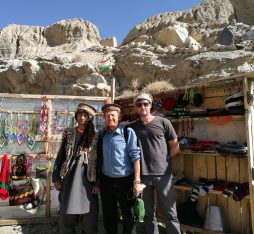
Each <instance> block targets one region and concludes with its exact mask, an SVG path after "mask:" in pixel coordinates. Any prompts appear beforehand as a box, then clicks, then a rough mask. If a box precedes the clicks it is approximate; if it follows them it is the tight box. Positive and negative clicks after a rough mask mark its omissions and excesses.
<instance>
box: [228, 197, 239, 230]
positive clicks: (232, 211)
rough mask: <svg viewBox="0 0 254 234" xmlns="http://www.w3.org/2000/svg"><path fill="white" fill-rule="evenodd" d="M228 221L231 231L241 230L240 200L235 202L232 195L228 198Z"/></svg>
mask: <svg viewBox="0 0 254 234" xmlns="http://www.w3.org/2000/svg"><path fill="white" fill-rule="evenodd" d="M228 221H229V222H228V223H229V225H230V231H231V232H241V225H242V217H241V209H240V202H236V201H235V200H234V199H233V198H232V197H229V198H228Z"/></svg>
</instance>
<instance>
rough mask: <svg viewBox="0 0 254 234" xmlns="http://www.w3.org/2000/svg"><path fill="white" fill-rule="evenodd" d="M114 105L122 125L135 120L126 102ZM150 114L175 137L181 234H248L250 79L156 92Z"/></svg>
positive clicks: (253, 203)
mask: <svg viewBox="0 0 254 234" xmlns="http://www.w3.org/2000/svg"><path fill="white" fill-rule="evenodd" d="M116 102H117V103H118V104H121V105H122V106H123V112H124V116H123V118H124V120H125V121H133V120H135V118H137V116H136V114H135V108H134V106H133V99H132V98H129V99H118V100H116ZM152 111H153V114H154V115H159V116H164V117H166V118H168V119H170V121H171V123H172V124H173V126H174V128H175V130H176V132H177V134H178V137H179V139H178V140H179V143H180V148H181V151H180V153H179V154H178V156H177V157H175V158H174V159H173V174H174V180H175V189H176V194H177V210H178V217H179V220H180V222H181V229H182V231H183V232H186V231H191V232H193V233H228V232H230V233H236V232H237V233H252V232H253V231H252V230H253V227H254V218H253V216H254V193H253V181H254V178H253V133H254V132H253V120H254V119H253V118H254V112H253V79H251V78H231V79H224V80H217V81H215V80H214V81H210V82H206V83H196V84H193V85H191V86H184V87H182V88H179V89H174V90H169V91H168V92H164V93H158V94H155V95H154V99H153V109H152ZM157 212H158V219H159V220H160V217H161V215H160V211H159V208H157ZM161 222H162V224H163V220H161Z"/></svg>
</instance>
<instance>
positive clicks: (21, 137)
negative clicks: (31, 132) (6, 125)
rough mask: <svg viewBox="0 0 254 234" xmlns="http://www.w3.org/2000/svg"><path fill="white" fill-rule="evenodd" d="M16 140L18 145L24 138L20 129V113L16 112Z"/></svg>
mask: <svg viewBox="0 0 254 234" xmlns="http://www.w3.org/2000/svg"><path fill="white" fill-rule="evenodd" d="M17 126H18V128H17V142H18V144H19V145H21V144H22V143H23V140H24V138H25V136H24V134H23V131H22V128H23V126H22V113H18V119H17Z"/></svg>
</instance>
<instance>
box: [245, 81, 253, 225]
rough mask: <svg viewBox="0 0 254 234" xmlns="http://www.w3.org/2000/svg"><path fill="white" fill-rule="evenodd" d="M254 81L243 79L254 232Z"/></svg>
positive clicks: (251, 212)
mask: <svg viewBox="0 0 254 234" xmlns="http://www.w3.org/2000/svg"><path fill="white" fill-rule="evenodd" d="M253 85H254V81H253V80H252V79H248V78H246V77H245V78H244V79H243V94H244V108H245V110H246V112H245V118H246V121H245V124H246V136H247V137H246V138H247V145H248V153H247V156H248V177H249V189H250V214H251V226H252V230H253V228H254V219H253V217H254V184H253V182H254V181H253V178H252V170H253V169H254V165H253V153H254V149H253V147H254V142H253V140H254V139H253V136H254V128H253V123H254V107H253V106H252V105H249V103H248V95H253V88H254V86H253Z"/></svg>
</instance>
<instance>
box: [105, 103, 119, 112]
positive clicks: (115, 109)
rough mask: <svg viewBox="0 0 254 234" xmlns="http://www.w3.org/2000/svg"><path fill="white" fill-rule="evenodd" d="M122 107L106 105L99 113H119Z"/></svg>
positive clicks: (112, 104) (113, 104)
mask: <svg viewBox="0 0 254 234" xmlns="http://www.w3.org/2000/svg"><path fill="white" fill-rule="evenodd" d="M121 109H122V107H121V106H120V105H118V104H115V103H111V104H106V105H104V106H103V107H102V108H101V111H102V112H103V113H105V112H108V111H121Z"/></svg>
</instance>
